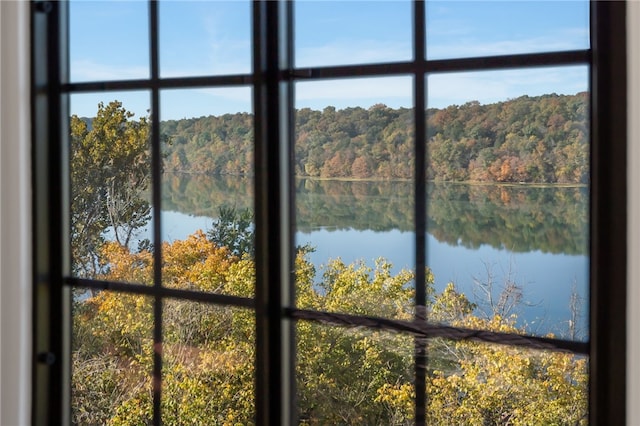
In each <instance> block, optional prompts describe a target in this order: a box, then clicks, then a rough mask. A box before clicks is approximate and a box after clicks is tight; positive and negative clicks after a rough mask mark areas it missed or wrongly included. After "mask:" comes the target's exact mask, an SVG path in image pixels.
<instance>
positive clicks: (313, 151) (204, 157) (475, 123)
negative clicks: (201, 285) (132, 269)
mask: <svg viewBox="0 0 640 426" xmlns="http://www.w3.org/2000/svg"><path fill="white" fill-rule="evenodd" d="M588 113H589V96H588V93H586V92H583V93H578V94H576V95H557V94H549V95H543V96H536V97H530V96H521V97H519V98H516V99H511V100H507V101H504V102H497V103H493V104H486V105H482V104H480V103H479V102H477V101H473V102H468V103H466V104H464V105H452V106H449V107H446V108H441V109H437V108H430V109H428V110H427V111H426V120H427V132H428V134H427V150H428V170H427V174H428V177H429V179H432V180H441V181H477V182H527V183H571V184H584V183H587V182H588V179H589V160H588V159H589V140H588V135H589V122H588ZM413 120H414V114H413V110H412V109H409V108H398V109H393V108H389V107H387V106H385V105H382V104H377V105H374V106H372V107H370V108H366V109H365V108H362V107H352V108H345V109H341V110H337V109H336V108H334V107H332V106H328V107H326V108H324V109H323V110H322V111H317V110H312V109H309V108H302V109H299V110H297V111H296V114H295V130H296V132H295V134H296V136H295V159H294V165H293V166H294V168H293V170H294V173H295V175H296V176H301V177H320V178H351V179H410V178H412V177H413V175H414V172H413V162H414V125H413ZM252 122H253V117H252V115H251V114H247V113H237V114H225V115H222V116H218V117H215V116H209V117H200V118H191V119H183V120H168V121H165V122H162V123H161V131H162V133H163V134H164V135H166V138H167V141H168V143H167V144H166V146H165V150H166V151H165V152H166V155H167V159H166V162H165V169H166V170H167V171H175V172H188V173H206V174H230V175H250V174H251V173H252V171H253V169H252V167H253V166H252V161H253V128H252V125H253V124H252Z"/></svg>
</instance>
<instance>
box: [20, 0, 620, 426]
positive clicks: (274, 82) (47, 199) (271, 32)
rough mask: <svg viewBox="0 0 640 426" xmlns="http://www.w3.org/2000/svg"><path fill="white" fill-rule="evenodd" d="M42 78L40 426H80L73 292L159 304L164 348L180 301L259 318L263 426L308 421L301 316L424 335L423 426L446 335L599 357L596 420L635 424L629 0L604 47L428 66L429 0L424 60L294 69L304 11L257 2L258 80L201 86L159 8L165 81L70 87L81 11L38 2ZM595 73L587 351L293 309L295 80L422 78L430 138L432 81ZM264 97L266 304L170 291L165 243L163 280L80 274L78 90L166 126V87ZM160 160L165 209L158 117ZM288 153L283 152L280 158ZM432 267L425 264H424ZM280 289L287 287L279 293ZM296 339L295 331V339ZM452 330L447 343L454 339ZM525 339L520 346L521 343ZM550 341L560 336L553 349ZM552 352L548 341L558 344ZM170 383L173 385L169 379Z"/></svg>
mask: <svg viewBox="0 0 640 426" xmlns="http://www.w3.org/2000/svg"><path fill="white" fill-rule="evenodd" d="M31 8H32V13H31V36H32V38H31V40H32V47H31V58H32V61H31V64H32V65H31V71H32V105H31V109H32V117H33V121H32V127H31V129H32V137H33V156H32V164H33V182H34V192H33V205H34V210H33V225H34V239H33V243H34V244H33V247H34V271H33V273H34V300H33V306H34V312H33V319H34V323H33V324H34V326H33V327H34V328H33V336H34V337H33V350H34V355H33V379H32V385H33V405H32V407H33V408H32V422H33V423H34V424H50V423H52V424H57V423H59V422H62V423H68V422H69V419H70V395H69V392H70V383H69V381H70V379H69V368H70V366H69V351H70V349H69V348H70V346H69V338H70V337H69V330H70V318H69V311H70V309H69V303H70V289H71V288H73V287H84V288H95V289H109V290H113V291H124V292H131V293H138V294H147V295H150V296H153V297H154V300H155V312H156V326H155V328H154V339H155V341H156V342H157V343H161V340H162V333H161V331H162V330H161V325H160V324H161V303H162V299H163V298H166V297H177V298H184V299H188V300H194V301H204V302H209V303H217V304H223V305H230V306H243V307H248V308H251V309H255V312H256V330H257V335H256V345H257V361H256V362H257V365H256V371H257V373H256V376H257V377H256V380H257V382H256V385H257V386H256V413H257V414H256V415H257V423H258V424H261V425H263V424H264V425H266V424H294V423H296V421H295V419H296V412H295V403H294V401H295V377H294V374H293V365H294V361H293V360H295V353H294V346H295V336H294V323H295V321H298V320H311V321H321V322H328V323H331V324H336V325H356V324H358V323H365V324H366V325H367V326H369V327H373V328H382V329H392V330H399V331H405V332H410V333H413V334H414V335H415V336H416V354H417V355H416V357H417V358H416V365H417V367H416V372H415V374H416V384H417V390H416V392H417V399H418V400H419V401H420V402H419V403H417V404H416V423H417V424H424V419H425V407H424V397H422V396H423V395H424V389H422V388H424V383H425V377H424V374H425V372H424V368H421V367H420V365H424V361H426V357H427V356H428V352H427V351H426V350H425V348H426V343H425V340H424V339H425V338H428V337H433V336H436V335H438V336H439V335H446V336H447V337H449V338H454V339H478V340H481V341H488V342H491V341H494V342H498V343H503V344H511V345H517V346H526V347H529V346H531V347H535V346H536V345H555V346H554V347H555V349H560V350H569V351H572V352H576V353H588V354H589V355H590V401H589V402H590V403H589V408H590V410H589V420H590V423H592V424H624V422H625V419H626V409H625V403H626V376H625V373H626V255H627V247H626V231H627V229H626V168H625V164H626V139H627V134H626V132H627V126H626V123H627V121H626V120H627V117H626V89H627V88H626V43H625V40H626V34H625V31H626V26H625V18H626V13H625V8H626V3H624V2H595V1H594V2H592V3H591V45H592V48H591V49H590V50H576V51H569V52H551V53H535V54H518V55H508V56H492V57H485V58H465V59H447V60H434V61H431V60H426V58H425V56H424V52H425V46H424V40H425V38H424V24H425V22H424V3H423V2H421V1H417V2H415V3H414V10H415V11H417V12H416V13H414V29H415V30H414V60H412V61H407V62H395V63H389V64H367V65H362V66H360V65H358V66H332V67H311V68H294V67H293V66H292V64H293V49H292V46H293V43H292V40H293V31H292V28H293V3H291V2H255V3H254V7H253V34H254V35H253V37H254V46H255V47H254V60H253V61H254V72H253V73H251V74H246V75H245V74H239V75H229V76H211V77H209V76H199V77H190V78H166V79H162V78H160V77H159V72H158V57H157V52H158V46H157V31H158V27H157V24H158V17H157V2H155V1H151V2H150V13H149V15H150V18H149V19H150V24H151V25H150V33H151V37H150V52H151V56H150V58H151V63H150V66H151V78H150V79H145V80H122V81H109V82H87V83H69V82H68V70H67V63H66V58H67V51H66V49H67V40H68V35H67V33H66V31H67V30H66V19H67V16H68V12H67V10H68V4H67V3H63V2H60V3H58V2H49V1H34V2H32V3H31ZM571 64H576V65H579V64H583V65H589V64H591V98H592V104H591V105H592V107H591V127H592V128H591V147H592V148H591V150H592V151H591V160H592V163H591V164H592V165H591V169H592V171H591V173H592V175H591V176H592V180H591V222H590V223H591V230H590V231H591V265H590V275H591V288H590V290H591V291H590V306H591V310H590V340H589V342H588V343H586V344H580V343H579V342H578V343H577V342H565V341H559V340H553V339H544V338H537V337H526V338H524V339H522V336H514V335H501V334H500V333H490V332H478V331H474V330H460V329H452V328H451V327H442V326H434V325H431V324H428V323H426V322H424V320H423V316H424V312H423V311H421V310H420V309H416V322H415V323H411V322H407V323H403V322H401V321H388V320H384V319H380V318H367V317H355V316H349V315H339V314H338V315H336V314H330V313H324V312H313V311H306V310H302V309H296V308H293V307H292V306H295V304H294V300H293V296H294V295H293V293H294V292H293V284H292V283H293V282H294V280H293V276H292V272H291V271H292V265H293V252H294V250H293V247H294V244H293V226H294V225H293V224H294V223H295V220H294V211H293V210H294V209H293V206H294V203H293V190H292V182H291V176H290V173H288V166H289V163H290V160H291V158H292V157H291V156H292V155H293V154H292V152H293V134H294V129H293V122H294V120H293V84H294V82H296V81H305V80H317V79H331V78H348V77H367V76H369V77H373V76H388V75H410V76H413V79H414V86H413V87H414V101H415V105H414V106H415V108H414V111H415V114H416V118H415V123H417V124H416V137H417V140H422V139H424V135H426V128H424V126H423V124H418V123H423V121H424V118H423V117H422V113H421V112H420V111H422V110H424V109H425V108H424V107H425V106H426V105H425V94H424V93H425V89H426V74H428V73H440V72H452V71H480V70H496V69H510V68H521V67H525V68H532V67H542V66H559V65H571ZM238 85H252V86H253V88H254V109H255V110H254V116H255V135H256V142H255V154H256V166H255V167H256V168H255V172H256V173H255V176H256V178H255V179H256V181H255V184H256V185H255V188H256V193H255V211H256V232H257V235H256V268H257V283H256V297H255V299H246V298H239V297H233V296H224V295H212V294H203V293H195V292H189V291H181V290H171V289H166V288H162V287H161V286H160V278H161V270H160V265H161V262H159V261H158V260H159V259H161V256H160V251H159V250H160V248H159V247H160V245H156V251H155V253H154V258H155V260H156V262H155V265H157V266H156V270H155V279H156V280H155V282H156V285H154V286H152V287H149V286H135V285H130V284H123V283H113V282H104V281H96V280H82V279H77V278H71V277H69V274H68V270H69V265H68V263H69V261H68V258H69V257H68V250H67V247H66V244H65V243H64V242H65V241H67V240H68V235H67V232H65V231H64V230H65V229H68V226H66V225H67V224H68V223H67V222H68V219H66V215H65V211H66V210H67V207H65V206H67V204H68V188H67V185H68V183H67V181H66V179H65V178H64V176H65V174H66V172H67V170H66V166H65V164H66V158H67V153H66V149H65V141H66V128H67V126H68V117H66V116H65V114H64V112H65V111H66V110H67V98H68V94H70V93H80V92H94V91H97V92H102V91H104V92H108V91H115V90H149V91H150V93H151V99H152V101H151V109H152V117H158V108H159V91H160V90H161V89H165V88H177V87H184V88H187V87H202V86H216V87H223V86H238ZM152 126H153V128H152V146H153V147H154V148H155V149H154V150H153V151H154V152H155V154H154V160H153V162H154V167H153V172H152V173H153V176H154V182H155V183H154V186H153V201H154V205H160V204H159V203H160V187H159V184H158V182H159V181H158V177H159V175H160V169H159V164H160V163H159V161H160V157H159V155H158V149H157V148H158V147H159V144H160V141H159V121H158V120H157V119H152ZM274 146H275V147H276V148H275V149H274ZM425 151H426V149H425V148H424V144H418V143H417V144H416V151H415V155H416V159H417V160H416V169H417V170H421V172H420V173H418V174H417V175H416V177H415V189H416V191H415V193H416V194H419V195H416V200H415V206H416V207H415V212H414V213H415V215H416V217H417V218H423V217H426V209H427V206H426V199H425V196H424V192H425V191H424V179H423V177H424V176H423V174H424V173H423V169H424V167H422V166H423V165H424V164H426V158H427V155H428V153H427V152H425ZM156 217H157V218H154V236H155V237H156V239H157V238H159V235H160V234H159V230H160V215H156ZM423 222H424V221H423V220H418V221H416V255H417V257H416V258H417V259H424V258H425V256H424V255H425V253H426V242H425V232H426V224H425V223H423ZM420 266H424V260H422V261H418V262H417V269H419V270H420V269H424V268H420ZM424 281H425V278H424V274H418V275H417V278H416V283H417V284H416V288H417V291H416V293H417V296H416V297H417V305H418V308H419V307H420V306H421V305H424V301H423V300H422V299H424V298H425V295H424V294H423V293H424V291H423V290H424V285H425V283H424ZM273 283H280V284H279V285H273ZM283 331H284V332H283ZM443 333H444V334H443ZM515 337H520V339H516V340H518V341H517V342H516V341H515V340H514V338H515ZM547 340H553V341H551V342H549V341H547ZM547 347H548V346H547ZM161 362H162V359H161V356H160V354H159V353H157V354H156V356H155V361H154V375H155V376H156V377H157V378H160V376H161V365H162V364H161ZM158 383H159V382H158ZM160 397H161V396H160V387H159V386H156V388H155V392H154V412H155V415H154V424H160V418H159V407H160Z"/></svg>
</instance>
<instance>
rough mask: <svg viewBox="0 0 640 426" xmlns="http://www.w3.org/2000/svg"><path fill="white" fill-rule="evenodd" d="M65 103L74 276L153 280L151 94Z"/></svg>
mask: <svg viewBox="0 0 640 426" xmlns="http://www.w3.org/2000/svg"><path fill="white" fill-rule="evenodd" d="M70 104H71V113H72V115H71V120H70V127H71V128H70V145H71V146H70V152H69V159H70V180H71V182H70V183H71V221H70V222H71V230H70V234H71V256H72V273H73V275H75V276H77V277H82V278H95V279H104V280H109V281H123V282H135V283H139V284H151V282H152V279H153V278H152V277H153V272H152V270H153V257H152V252H151V242H150V238H151V232H150V230H149V229H150V224H151V215H152V213H153V206H152V205H151V193H150V191H151V148H150V132H151V128H150V121H149V116H148V110H149V94H148V93H147V92H126V93H99V94H77V95H72V96H71V100H70Z"/></svg>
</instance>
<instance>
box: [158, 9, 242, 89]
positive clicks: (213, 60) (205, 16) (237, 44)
mask: <svg viewBox="0 0 640 426" xmlns="http://www.w3.org/2000/svg"><path fill="white" fill-rule="evenodd" d="M159 14H160V74H161V75H162V77H187V76H195V75H220V74H239V73H249V72H251V47H252V40H251V4H250V2H248V1H214V2H205V1H162V2H160V5H159Z"/></svg>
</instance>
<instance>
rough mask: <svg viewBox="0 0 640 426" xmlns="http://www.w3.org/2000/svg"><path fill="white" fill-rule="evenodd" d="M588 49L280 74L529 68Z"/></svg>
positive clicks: (573, 58)
mask: <svg viewBox="0 0 640 426" xmlns="http://www.w3.org/2000/svg"><path fill="white" fill-rule="evenodd" d="M590 61H591V51H590V50H572V51H567V52H546V53H532V54H531V53H527V54H520V55H501V56H485V57H478V58H461V59H441V60H434V61H419V62H416V61H412V62H394V63H386V64H365V65H347V66H332V67H314V68H297V69H294V70H293V71H291V72H282V73H281V75H280V78H281V79H282V80H287V79H289V78H291V79H296V80H319V79H331V78H346V77H365V76H366V77H371V76H383V75H391V74H414V73H418V74H421V73H436V72H454V71H484V70H487V71H488V70H501V69H511V68H531V67H546V66H562V65H580V64H583V65H588V64H589V63H590Z"/></svg>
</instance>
